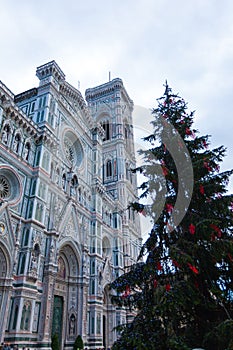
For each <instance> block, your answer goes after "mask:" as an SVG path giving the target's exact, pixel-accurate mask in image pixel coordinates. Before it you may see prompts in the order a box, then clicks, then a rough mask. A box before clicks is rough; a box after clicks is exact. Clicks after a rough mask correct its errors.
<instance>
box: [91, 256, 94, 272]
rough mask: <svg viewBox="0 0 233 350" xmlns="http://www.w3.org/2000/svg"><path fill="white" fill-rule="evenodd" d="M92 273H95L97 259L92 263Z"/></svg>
mask: <svg viewBox="0 0 233 350" xmlns="http://www.w3.org/2000/svg"><path fill="white" fill-rule="evenodd" d="M91 274H92V275H95V261H94V260H93V261H92V263H91Z"/></svg>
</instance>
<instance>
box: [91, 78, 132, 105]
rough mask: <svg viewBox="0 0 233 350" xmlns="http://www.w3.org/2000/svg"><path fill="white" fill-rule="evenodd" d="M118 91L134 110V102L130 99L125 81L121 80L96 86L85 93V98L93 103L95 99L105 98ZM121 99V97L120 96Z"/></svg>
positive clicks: (116, 79) (117, 79)
mask: <svg viewBox="0 0 233 350" xmlns="http://www.w3.org/2000/svg"><path fill="white" fill-rule="evenodd" d="M117 90H119V91H121V93H122V95H123V97H124V99H125V101H126V102H127V103H129V105H130V106H131V108H133V101H132V100H131V98H130V97H129V95H128V93H127V91H126V89H125V87H124V85H123V81H122V80H121V79H120V78H115V79H113V80H111V81H109V82H107V83H105V84H102V85H99V86H96V87H94V88H90V89H87V90H86V91H85V98H86V100H87V102H91V101H93V100H95V99H100V98H105V97H107V96H109V95H111V94H113V93H114V92H116V91H117ZM119 97H120V96H119Z"/></svg>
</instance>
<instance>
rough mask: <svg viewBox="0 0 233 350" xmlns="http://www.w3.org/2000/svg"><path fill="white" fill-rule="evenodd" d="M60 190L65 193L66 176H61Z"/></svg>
mask: <svg viewBox="0 0 233 350" xmlns="http://www.w3.org/2000/svg"><path fill="white" fill-rule="evenodd" d="M62 189H63V190H64V191H65V189H66V175H65V174H63V175H62Z"/></svg>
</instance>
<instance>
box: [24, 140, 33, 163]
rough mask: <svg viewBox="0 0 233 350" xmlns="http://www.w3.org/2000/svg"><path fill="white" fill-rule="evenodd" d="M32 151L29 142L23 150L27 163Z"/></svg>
mask: <svg viewBox="0 0 233 350" xmlns="http://www.w3.org/2000/svg"><path fill="white" fill-rule="evenodd" d="M30 150H31V145H30V143H29V142H27V143H26V144H25V146H24V150H23V159H24V160H26V161H27V162H28V161H29V154H30Z"/></svg>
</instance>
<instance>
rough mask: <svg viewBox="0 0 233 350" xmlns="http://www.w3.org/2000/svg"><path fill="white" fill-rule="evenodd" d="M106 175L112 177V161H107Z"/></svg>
mask: <svg viewBox="0 0 233 350" xmlns="http://www.w3.org/2000/svg"><path fill="white" fill-rule="evenodd" d="M106 177H112V161H111V160H108V161H107V163H106Z"/></svg>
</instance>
